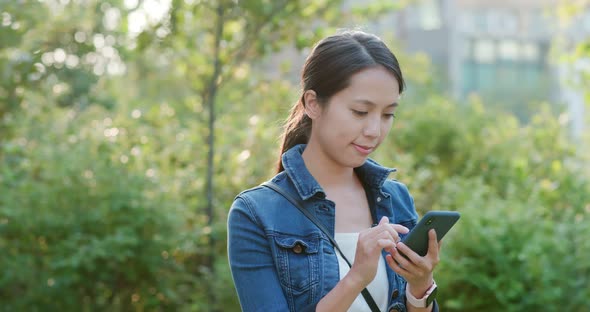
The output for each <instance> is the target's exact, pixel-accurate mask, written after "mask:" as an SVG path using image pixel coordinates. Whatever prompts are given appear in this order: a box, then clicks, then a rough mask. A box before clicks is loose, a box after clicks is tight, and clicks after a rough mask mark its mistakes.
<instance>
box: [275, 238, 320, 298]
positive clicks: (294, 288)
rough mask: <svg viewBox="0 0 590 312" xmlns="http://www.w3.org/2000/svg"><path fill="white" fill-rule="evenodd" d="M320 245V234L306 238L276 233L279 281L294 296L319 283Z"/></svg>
mask: <svg viewBox="0 0 590 312" xmlns="http://www.w3.org/2000/svg"><path fill="white" fill-rule="evenodd" d="M320 244H321V236H320V234H319V233H311V234H309V235H304V236H298V235H292V234H282V233H275V235H274V245H273V252H274V256H275V260H276V263H277V269H278V274H279V279H280V281H281V284H282V286H283V287H285V288H286V289H288V290H289V291H290V292H292V294H293V295H298V294H301V293H302V292H306V291H308V290H309V289H310V288H311V287H312V286H314V285H316V284H318V283H319V278H320V277H319V268H320V260H321V259H320V253H319V250H320Z"/></svg>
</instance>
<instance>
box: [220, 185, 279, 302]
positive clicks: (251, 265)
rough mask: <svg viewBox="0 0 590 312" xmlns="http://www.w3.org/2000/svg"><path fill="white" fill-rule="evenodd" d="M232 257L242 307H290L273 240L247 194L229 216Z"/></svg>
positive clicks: (229, 246) (236, 286) (229, 245)
mask: <svg viewBox="0 0 590 312" xmlns="http://www.w3.org/2000/svg"><path fill="white" fill-rule="evenodd" d="M227 232H228V244H227V246H228V247H227V248H228V257H229V264H230V269H231V273H232V278H233V281H234V285H235V288H236V291H237V294H238V298H239V300H240V305H241V307H242V311H244V312H249V311H288V310H289V308H288V305H287V300H286V298H285V295H284V294H283V291H282V288H281V285H280V282H279V277H278V274H277V271H276V269H275V266H274V261H273V257H272V253H271V249H270V246H269V242H268V240H267V237H266V235H265V233H264V230H263V227H262V226H261V224H260V223H259V220H257V218H256V214H255V212H254V210H253V209H252V205H251V203H250V202H249V201H248V198H247V197H240V196H238V197H237V198H236V200H235V201H234V203H233V204H232V207H231V209H230V212H229V217H228V231H227Z"/></svg>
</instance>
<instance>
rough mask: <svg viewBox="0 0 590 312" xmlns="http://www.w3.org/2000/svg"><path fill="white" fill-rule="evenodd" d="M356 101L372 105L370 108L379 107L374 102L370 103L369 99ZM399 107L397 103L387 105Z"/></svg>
mask: <svg viewBox="0 0 590 312" xmlns="http://www.w3.org/2000/svg"><path fill="white" fill-rule="evenodd" d="M354 101H355V102H358V103H362V104H366V105H370V106H377V104H375V103H374V102H373V101H370V100H367V99H356V100H354ZM398 106H399V104H398V103H397V102H393V103H391V104H389V105H387V107H398Z"/></svg>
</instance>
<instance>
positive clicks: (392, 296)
mask: <svg viewBox="0 0 590 312" xmlns="http://www.w3.org/2000/svg"><path fill="white" fill-rule="evenodd" d="M397 296H399V290H397V289H395V290H394V291H393V293H392V294H391V299H395V298H397Z"/></svg>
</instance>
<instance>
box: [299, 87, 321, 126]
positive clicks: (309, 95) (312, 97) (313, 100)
mask: <svg viewBox="0 0 590 312" xmlns="http://www.w3.org/2000/svg"><path fill="white" fill-rule="evenodd" d="M303 100H304V104H305V105H304V107H305V114H306V115H307V116H309V118H311V119H316V118H317V117H319V116H320V115H321V112H322V107H321V106H320V103H319V102H318V98H317V94H316V93H315V91H313V90H307V91H305V93H303Z"/></svg>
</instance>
